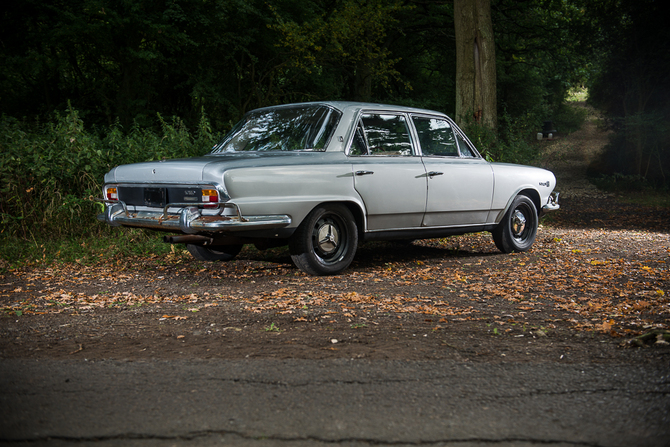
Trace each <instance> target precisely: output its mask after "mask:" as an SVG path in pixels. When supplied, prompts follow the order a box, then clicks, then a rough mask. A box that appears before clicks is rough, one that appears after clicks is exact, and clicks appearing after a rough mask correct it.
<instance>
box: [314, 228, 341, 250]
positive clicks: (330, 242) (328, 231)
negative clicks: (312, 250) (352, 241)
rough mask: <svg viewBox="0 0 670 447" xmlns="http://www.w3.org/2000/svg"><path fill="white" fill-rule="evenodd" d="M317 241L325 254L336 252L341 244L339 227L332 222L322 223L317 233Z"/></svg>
mask: <svg viewBox="0 0 670 447" xmlns="http://www.w3.org/2000/svg"><path fill="white" fill-rule="evenodd" d="M317 241H318V242H317V243H318V245H319V250H321V252H323V253H324V254H330V253H332V252H334V251H335V250H337V247H339V245H340V235H339V233H338V231H337V228H336V227H335V226H334V225H333V224H330V223H326V224H324V225H322V226H321V227H320V228H319V231H318V233H317Z"/></svg>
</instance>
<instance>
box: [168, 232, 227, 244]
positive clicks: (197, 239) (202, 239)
mask: <svg viewBox="0 0 670 447" xmlns="http://www.w3.org/2000/svg"><path fill="white" fill-rule="evenodd" d="M163 242H166V243H168V244H195V245H210V244H211V243H212V242H214V239H212V238H211V237H207V236H201V235H197V234H189V235H185V236H164V237H163Z"/></svg>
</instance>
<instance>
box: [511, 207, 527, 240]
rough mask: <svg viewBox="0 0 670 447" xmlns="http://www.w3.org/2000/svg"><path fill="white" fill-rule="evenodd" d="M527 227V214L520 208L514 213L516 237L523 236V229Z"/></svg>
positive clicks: (513, 231)
mask: <svg viewBox="0 0 670 447" xmlns="http://www.w3.org/2000/svg"><path fill="white" fill-rule="evenodd" d="M525 229H526V216H525V215H524V214H523V213H522V212H521V211H519V210H515V211H514V214H512V233H513V234H514V237H521V235H522V234H523V230H525Z"/></svg>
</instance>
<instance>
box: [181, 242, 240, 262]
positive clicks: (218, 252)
mask: <svg viewBox="0 0 670 447" xmlns="http://www.w3.org/2000/svg"><path fill="white" fill-rule="evenodd" d="M186 249H187V250H188V251H189V252H190V253H191V255H192V256H193V257H194V258H195V259H197V260H198V261H230V260H231V259H233V258H234V257H235V256H237V254H238V253H239V252H240V250H242V245H216V246H211V247H205V246H204V245H193V244H186Z"/></svg>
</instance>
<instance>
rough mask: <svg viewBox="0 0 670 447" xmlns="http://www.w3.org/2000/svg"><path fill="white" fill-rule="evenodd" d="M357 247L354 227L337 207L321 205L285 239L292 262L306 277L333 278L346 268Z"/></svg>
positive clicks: (345, 211) (346, 211)
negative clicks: (287, 239)
mask: <svg viewBox="0 0 670 447" xmlns="http://www.w3.org/2000/svg"><path fill="white" fill-rule="evenodd" d="M357 248H358V227H357V226H356V221H355V220H354V216H353V214H351V211H349V209H348V208H347V207H346V206H344V205H340V204H327V205H321V206H318V207H316V208H314V210H312V212H311V213H309V215H308V216H307V217H306V218H305V220H303V221H302V223H301V224H300V226H298V228H297V229H296V231H295V233H293V236H291V238H290V239H289V250H290V252H291V259H293V263H294V264H295V265H296V267H298V268H299V269H300V270H302V271H303V272H305V273H307V274H309V275H316V276H321V275H337V274H338V273H341V272H342V271H343V270H345V269H346V268H347V267H349V264H351V261H353V259H354V255H355V254H356V249H357Z"/></svg>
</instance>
